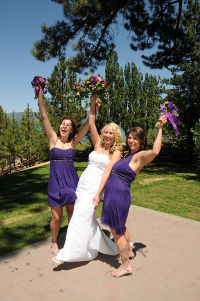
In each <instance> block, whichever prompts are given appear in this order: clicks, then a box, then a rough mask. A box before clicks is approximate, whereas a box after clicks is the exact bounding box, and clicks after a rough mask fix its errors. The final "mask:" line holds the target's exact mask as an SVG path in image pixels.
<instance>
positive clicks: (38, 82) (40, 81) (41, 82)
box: [31, 75, 47, 99]
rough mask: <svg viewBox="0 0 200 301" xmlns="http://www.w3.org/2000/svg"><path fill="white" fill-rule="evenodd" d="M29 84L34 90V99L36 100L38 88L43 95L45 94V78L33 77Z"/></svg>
mask: <svg viewBox="0 0 200 301" xmlns="http://www.w3.org/2000/svg"><path fill="white" fill-rule="evenodd" d="M31 84H32V88H34V90H35V97H34V98H35V99H37V97H38V93H39V91H40V88H39V86H41V87H42V92H43V94H46V93H47V87H46V84H47V83H46V78H45V77H44V76H40V75H38V76H34V79H33V80H32V82H31Z"/></svg>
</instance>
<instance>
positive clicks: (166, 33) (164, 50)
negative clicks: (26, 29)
mask: <svg viewBox="0 0 200 301" xmlns="http://www.w3.org/2000/svg"><path fill="white" fill-rule="evenodd" d="M54 2H57V3H59V4H61V5H63V13H64V18H65V20H62V21H58V22H57V23H56V24H55V25H53V26H50V27H48V26H47V25H46V24H43V25H42V33H43V37H42V39H40V40H38V41H36V42H35V43H34V48H33V50H32V54H33V55H34V56H35V58H36V59H38V60H41V61H46V60H49V59H50V58H52V57H61V56H62V55H65V51H66V47H67V46H68V45H70V44H71V45H72V48H73V49H74V50H75V51H76V52H77V54H76V55H75V56H74V57H73V58H71V66H73V68H74V69H75V70H76V72H79V73H82V72H83V71H84V69H85V68H88V67H90V71H91V72H93V71H94V70H95V69H96V68H97V67H98V66H99V65H102V63H104V62H105V61H106V59H107V53H112V52H113V51H114V49H115V38H116V32H118V31H119V27H120V26H122V25H123V27H124V28H125V29H126V30H127V32H128V33H129V39H130V46H131V49H133V50H134V51H137V50H145V49H152V48H153V47H154V46H156V47H157V52H156V53H154V54H153V55H151V56H150V57H149V58H148V57H145V56H144V61H145V64H147V65H151V67H152V68H153V67H154V68H162V67H163V66H165V67H166V66H169V65H171V64H172V63H174V62H176V63H177V62H178V61H180V59H181V57H180V55H179V53H178V51H177V38H178V37H182V31H181V28H180V17H181V14H182V6H183V0H174V1H171V0H163V1H159V0H149V1H145V0H140V1H133V0H127V1H122V0H116V1H111V0H106V1H94V0H84V1H82V0H78V1H77V0H70V1H69V0H54ZM71 42H72V43H71ZM71 45H70V46H71Z"/></svg>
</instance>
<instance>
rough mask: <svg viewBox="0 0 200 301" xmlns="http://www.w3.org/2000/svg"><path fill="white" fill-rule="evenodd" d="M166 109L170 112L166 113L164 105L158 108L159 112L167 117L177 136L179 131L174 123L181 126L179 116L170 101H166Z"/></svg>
mask: <svg viewBox="0 0 200 301" xmlns="http://www.w3.org/2000/svg"><path fill="white" fill-rule="evenodd" d="M167 107H168V109H169V110H170V112H167V111H166V107H165V104H164V103H163V104H162V105H161V106H160V111H161V112H162V113H163V115H165V116H167V118H168V120H169V121H170V122H171V124H172V126H173V128H174V130H175V133H176V136H178V134H179V131H178V129H177V126H176V123H177V124H182V122H181V121H180V120H179V119H178V117H179V114H178V113H177V107H175V106H174V104H173V102H172V101H168V104H167Z"/></svg>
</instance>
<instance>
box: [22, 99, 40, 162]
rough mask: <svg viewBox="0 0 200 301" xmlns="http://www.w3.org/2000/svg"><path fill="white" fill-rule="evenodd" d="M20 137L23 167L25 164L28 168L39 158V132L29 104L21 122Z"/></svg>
mask: <svg viewBox="0 0 200 301" xmlns="http://www.w3.org/2000/svg"><path fill="white" fill-rule="evenodd" d="M19 135H20V145H19V154H20V156H21V162H22V167H23V165H24V163H25V165H26V166H27V165H28V166H31V165H32V164H33V163H34V162H35V160H36V159H37V157H38V153H37V141H38V132H37V129H36V123H35V117H34V113H33V111H32V110H31V109H30V108H29V104H27V107H26V110H25V111H24V113H23V114H22V117H21V120H20V124H19Z"/></svg>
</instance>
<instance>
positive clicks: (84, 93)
mask: <svg viewBox="0 0 200 301" xmlns="http://www.w3.org/2000/svg"><path fill="white" fill-rule="evenodd" d="M107 88H108V85H107V83H106V81H104V80H103V79H102V78H101V77H100V76H98V75H97V76H95V75H90V77H89V78H87V79H86V80H84V81H83V82H82V83H80V84H75V85H74V87H73V90H74V94H75V96H78V97H81V98H82V97H86V98H87V97H89V95H90V94H95V93H97V95H98V96H102V94H103V93H104V92H106V90H107Z"/></svg>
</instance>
